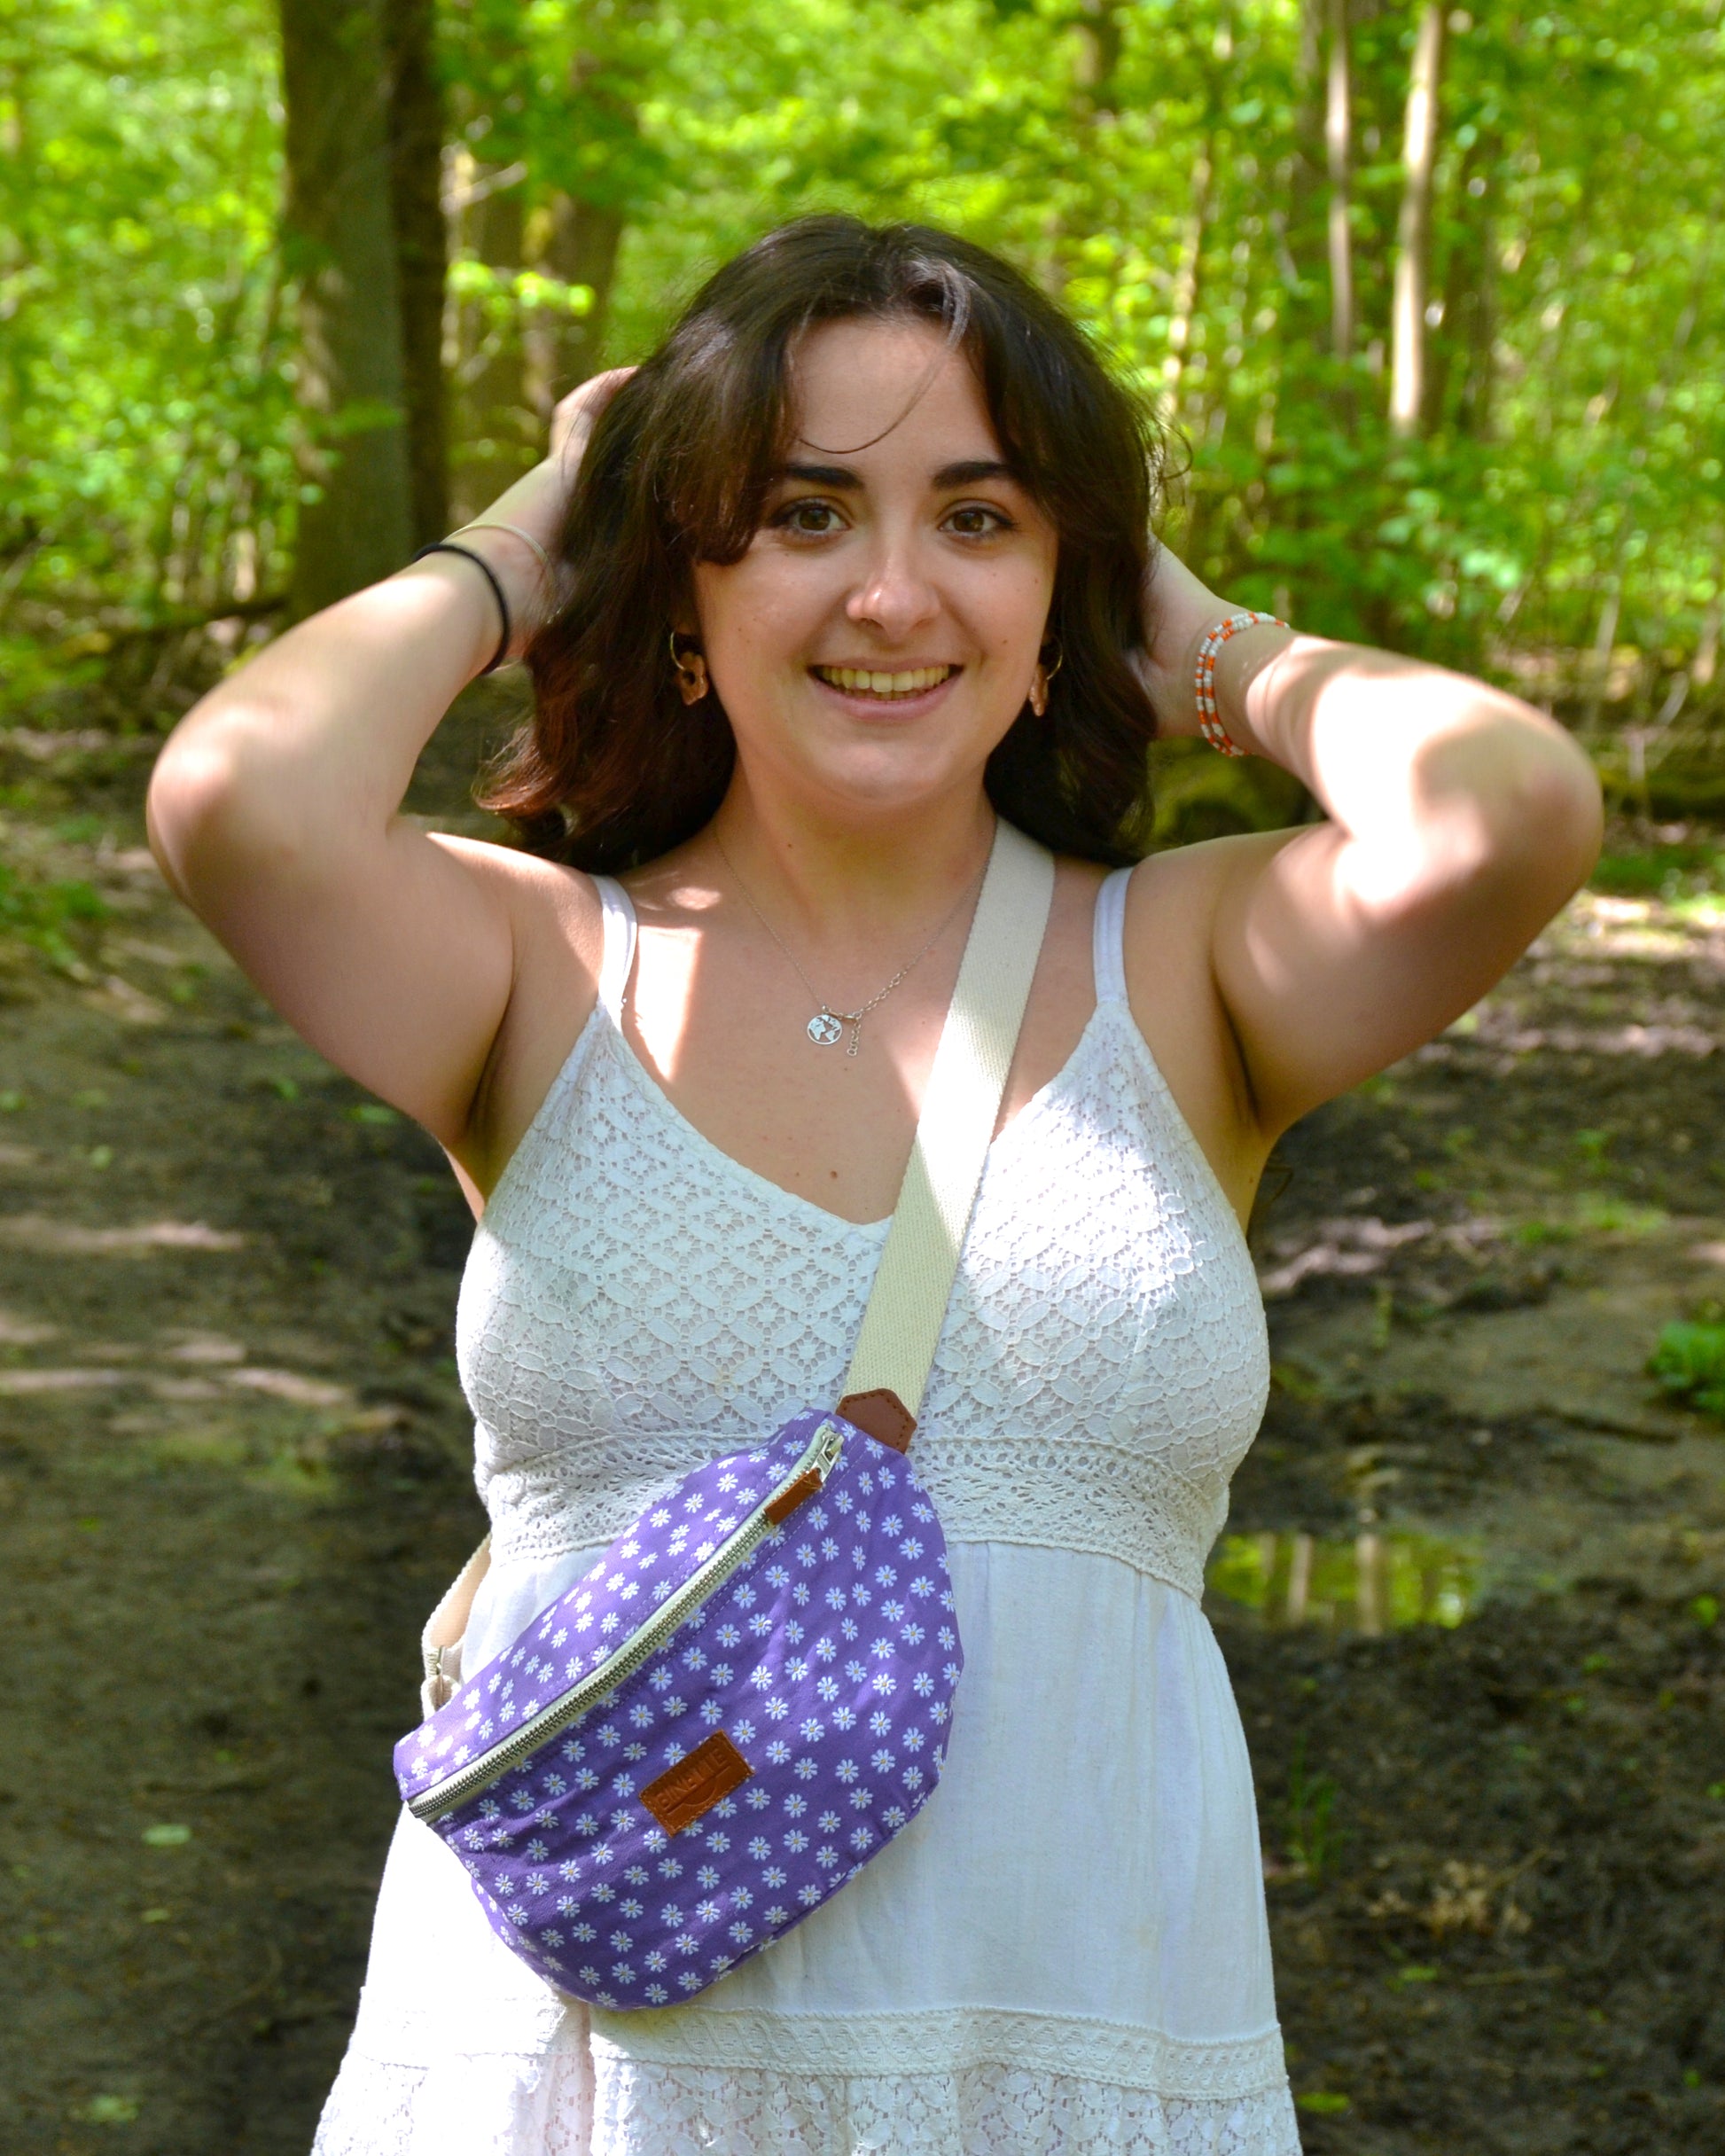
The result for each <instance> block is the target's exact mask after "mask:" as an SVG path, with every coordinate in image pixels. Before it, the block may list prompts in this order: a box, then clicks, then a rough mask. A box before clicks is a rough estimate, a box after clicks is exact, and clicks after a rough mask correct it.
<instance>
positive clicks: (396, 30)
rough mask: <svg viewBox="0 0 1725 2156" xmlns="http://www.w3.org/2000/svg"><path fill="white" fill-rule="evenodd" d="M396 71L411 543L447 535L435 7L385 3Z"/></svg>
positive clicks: (393, 121) (444, 271) (444, 277)
mask: <svg viewBox="0 0 1725 2156" xmlns="http://www.w3.org/2000/svg"><path fill="white" fill-rule="evenodd" d="M384 20H385V29H386V43H387V58H388V68H389V154H390V189H389V201H390V214H391V216H392V218H393V220H394V232H395V261H396V275H397V278H398V281H399V285H400V293H401V301H400V304H401V319H402V400H403V404H404V408H405V421H406V430H407V455H408V484H409V491H410V503H411V522H412V527H413V539H414V542H415V543H416V544H417V545H419V546H425V545H426V544H428V543H430V542H431V541H432V540H433V539H440V538H441V537H442V535H443V534H444V532H445V531H446V530H447V529H448V528H449V439H448V433H449V430H448V419H447V410H446V407H447V402H448V400H447V398H446V395H445V392H444V381H443V293H444V286H445V285H446V283H447V282H448V276H449V248H448V244H447V240H446V236H445V230H444V221H443V134H444V127H443V94H442V83H441V79H440V76H439V74H438V68H437V52H436V45H437V18H436V7H435V0H386V6H385V18H384Z"/></svg>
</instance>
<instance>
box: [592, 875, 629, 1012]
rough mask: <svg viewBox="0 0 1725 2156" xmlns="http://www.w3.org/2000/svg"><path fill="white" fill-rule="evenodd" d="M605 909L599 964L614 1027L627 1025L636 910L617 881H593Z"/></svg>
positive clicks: (604, 1001) (602, 994)
mask: <svg viewBox="0 0 1725 2156" xmlns="http://www.w3.org/2000/svg"><path fill="white" fill-rule="evenodd" d="M593 884H594V887H595V889H596V890H597V892H598V894H599V901H600V903H601V904H602V905H603V906H604V908H605V956H604V957H603V958H602V959H601V961H600V964H599V1001H600V1003H601V1004H603V1005H604V1007H605V1012H606V1014H607V1016H608V1017H609V1018H610V1019H611V1022H612V1024H613V1026H615V1027H619V1028H620V1029H621V1026H622V1023H623V996H624V994H625V992H626V991H627V989H628V977H629V974H630V973H632V972H633V971H634V968H635V938H636V924H635V908H634V907H633V906H632V905H630V903H629V897H628V892H627V891H625V890H624V888H623V887H622V885H621V884H620V883H619V882H618V881H617V880H616V879H615V878H614V877H611V876H596V877H595V878H594V879H593Z"/></svg>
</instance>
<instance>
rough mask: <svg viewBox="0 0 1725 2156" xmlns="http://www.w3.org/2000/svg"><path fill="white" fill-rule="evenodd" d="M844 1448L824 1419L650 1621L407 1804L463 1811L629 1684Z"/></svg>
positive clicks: (423, 1813)
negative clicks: (787, 1502) (789, 1500)
mask: <svg viewBox="0 0 1725 2156" xmlns="http://www.w3.org/2000/svg"><path fill="white" fill-rule="evenodd" d="M844 1447H845V1433H844V1432H843V1430H842V1429H841V1428H840V1427H839V1425H838V1424H837V1423H836V1422H831V1421H828V1422H823V1423H822V1424H821V1426H820V1427H819V1428H818V1429H817V1430H816V1433H815V1434H814V1435H813V1437H811V1438H810V1439H809V1441H808V1445H807V1447H806V1448H805V1449H804V1451H803V1454H802V1457H801V1458H800V1459H799V1460H798V1461H797V1463H796V1465H794V1466H793V1467H792V1470H791V1472H790V1473H789V1474H788V1475H786V1476H785V1478H784V1481H782V1482H781V1483H780V1484H779V1485H778V1487H777V1489H775V1490H773V1491H771V1492H770V1493H769V1495H768V1496H765V1497H763V1498H762V1499H761V1503H760V1504H758V1505H756V1507H755V1508H754V1510H753V1512H751V1513H750V1514H749V1516H748V1518H747V1519H745V1521H744V1522H743V1524H742V1526H741V1527H738V1529H737V1531H736V1533H735V1534H734V1535H731V1537H730V1540H729V1541H728V1542H726V1543H724V1544H723V1545H722V1547H721V1548H720V1549H718V1550H715V1551H714V1553H713V1555H712V1556H711V1557H710V1558H707V1560H706V1563H705V1564H704V1565H703V1566H700V1567H699V1570H698V1571H696V1572H694V1573H691V1574H690V1576H689V1578H688V1579H687V1580H685V1581H684V1582H683V1585H682V1586H681V1587H680V1588H678V1590H677V1591H676V1592H675V1594H674V1595H672V1596H670V1597H668V1598H667V1601H666V1602H665V1603H664V1605H662V1606H661V1607H660V1609H659V1610H658V1612H657V1613H655V1614H654V1615H653V1616H652V1617H650V1618H649V1619H648V1620H647V1621H646V1623H645V1624H643V1625H639V1626H637V1627H636V1629H635V1630H634V1631H633V1632H631V1633H630V1634H629V1636H628V1638H627V1639H625V1640H623V1641H621V1643H620V1644H619V1645H618V1648H617V1651H616V1652H615V1653H614V1654H613V1655H612V1656H611V1658H610V1660H608V1661H605V1662H601V1663H600V1665H599V1667H598V1668H597V1669H594V1670H590V1671H589V1673H588V1675H587V1676H584V1677H583V1678H582V1680H581V1682H580V1683H579V1684H577V1685H576V1686H575V1687H574V1690H573V1691H566V1692H565V1694H564V1695H563V1697H562V1698H561V1699H554V1700H553V1701H552V1702H551V1704H550V1706H549V1707H542V1709H541V1710H540V1712H539V1713H538V1714H536V1715H535V1716H534V1717H533V1719H532V1720H531V1721H530V1722H523V1723H522V1724H521V1726H520V1728H519V1730H516V1731H515V1732H514V1734H513V1735H512V1736H510V1737H505V1738H502V1739H501V1740H500V1741H499V1742H498V1743H496V1744H495V1745H493V1746H492V1747H491V1749H490V1750H489V1751H488V1752H485V1753H482V1754H480V1757H479V1758H478V1759H476V1760H473V1761H471V1762H469V1764H468V1765H466V1766H465V1767H464V1768H463V1769H461V1771H460V1773H459V1774H456V1775H452V1776H451V1777H449V1780H448V1781H447V1782H440V1783H439V1784H438V1785H437V1786H436V1788H434V1789H428V1790H425V1791H424V1792H422V1793H421V1794H420V1795H418V1796H417V1797H414V1798H412V1799H410V1801H409V1804H408V1809H409V1811H410V1812H411V1813H412V1815H413V1816H414V1817H415V1818H416V1819H424V1820H427V1821H429V1820H433V1819H441V1818H442V1817H443V1816H445V1814H446V1813H449V1812H452V1811H456V1810H458V1809H459V1808H460V1807H461V1806H462V1805H464V1803H466V1801H467V1800H468V1798H469V1797H472V1796H474V1795H477V1793H479V1792H480V1790H481V1789H484V1788H486V1787H487V1786H488V1785H489V1784H491V1783H492V1782H495V1781H496V1780H497V1779H498V1777H500V1776H502V1775H505V1774H507V1773H508V1772H509V1770H510V1769H511V1767H513V1766H514V1765H516V1764H517V1762H519V1761H521V1760H523V1759H525V1758H527V1755H528V1754H529V1753H532V1752H536V1751H538V1750H539V1748H540V1746H542V1745H543V1744H545V1743H546V1742H547V1741H548V1740H549V1739H550V1738H553V1737H555V1736H556V1735H557V1734H558V1732H559V1731H560V1730H565V1729H566V1728H567V1727H568V1726H569V1724H570V1723H571V1722H579V1721H580V1720H581V1718H582V1715H585V1714H587V1713H588V1712H589V1710H590V1709H591V1708H593V1707H597V1705H598V1704H599V1702H600V1701H601V1700H602V1699H606V1698H608V1697H609V1695H610V1694H611V1693H612V1692H613V1691H616V1690H617V1689H618V1687H619V1686H620V1685H621V1684H623V1683H627V1682H628V1679H629V1678H630V1677H632V1676H634V1675H635V1673H636V1670H637V1669H639V1668H642V1666H643V1665H644V1663H647V1662H650V1661H651V1660H652V1658H653V1656H654V1655H655V1654H657V1653H658V1652H659V1650H660V1648H661V1647H662V1646H663V1645H664V1644H665V1642H666V1641H667V1639H668V1638H669V1637H671V1635H672V1633H673V1632H675V1630H676V1629H677V1628H678V1626H679V1625H681V1624H683V1623H684V1622H685V1621H687V1619H688V1618H689V1617H690V1616H691V1614H692V1613H693V1612H694V1611H696V1610H697V1609H699V1607H700V1605H701V1604H702V1603H703V1602H705V1601H706V1599H707V1598H708V1597H709V1596H711V1595H714V1594H715V1593H716V1592H717V1591H718V1590H719V1589H720V1588H722V1586H723V1585H724V1583H725V1582H726V1581H727V1580H728V1579H730V1576H731V1574H733V1573H734V1572H735V1571H736V1570H737V1568H738V1566H739V1565H741V1564H742V1563H743V1562H744V1561H745V1558H749V1557H750V1556H752V1555H753V1552H754V1551H756V1550H757V1549H758V1548H759V1547H760V1546H761V1543H763V1542H765V1541H766V1539H767V1537H768V1536H769V1535H771V1534H773V1533H775V1532H776V1531H777V1528H778V1527H779V1525H780V1523H781V1522H782V1521H783V1520H784V1519H788V1518H789V1517H790V1514H791V1512H792V1511H794V1510H795V1506H794V1505H792V1506H784V1505H783V1504H782V1501H783V1500H784V1498H785V1497H786V1496H788V1495H789V1494H790V1493H791V1492H792V1490H793V1489H794V1488H795V1487H796V1485H797V1484H798V1483H799V1482H800V1481H801V1480H804V1479H805V1478H807V1477H808V1476H810V1475H812V1476H813V1477H814V1478H815V1481H814V1488H813V1489H811V1490H809V1491H808V1493H807V1495H808V1496H813V1495H814V1492H815V1490H816V1489H819V1488H821V1487H822V1486H823V1484H824V1483H825V1481H826V1479H827V1477H828V1476H829V1475H830V1474H831V1472H832V1470H833V1469H834V1467H835V1466H837V1465H838V1463H839V1454H840V1453H841V1452H842V1451H843V1450H844ZM797 1502H798V1504H800V1503H801V1502H803V1500H802V1499H801V1498H799V1499H798V1500H797ZM775 1508H780V1509H777V1510H776V1509H775Z"/></svg>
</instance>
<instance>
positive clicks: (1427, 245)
mask: <svg viewBox="0 0 1725 2156" xmlns="http://www.w3.org/2000/svg"><path fill="white" fill-rule="evenodd" d="M1443 33H1444V8H1443V0H1424V5H1423V6H1422V7H1421V9H1420V12H1419V28H1418V30H1417V32H1416V33H1415V37H1414V64H1413V69H1412V72H1411V74H1409V78H1408V112H1407V119H1406V122H1405V125H1404V128H1403V132H1402V149H1401V168H1402V180H1401V218H1400V220H1399V222H1398V224H1397V227H1396V241H1395V314H1394V338H1395V341H1394V346H1393V354H1394V356H1393V360H1392V362H1391V368H1390V425H1391V426H1392V427H1393V428H1394V430H1395V432H1396V433H1397V434H1402V435H1407V434H1417V433H1418V432H1419V430H1420V425H1421V422H1422V420H1423V419H1424V417H1425V381H1426V366H1425V345H1426V335H1425V332H1426V329H1427V327H1428V324H1427V322H1426V311H1425V310H1426V308H1427V306H1428V305H1429V304H1430V301H1429V300H1428V297H1427V295H1428V294H1429V293H1430V292H1431V289H1432V185H1433V182H1434V179H1435V177H1436V173H1437V161H1438V116H1439V115H1438V96H1439V90H1440V86H1441V83H1442V80H1443Z"/></svg>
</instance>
